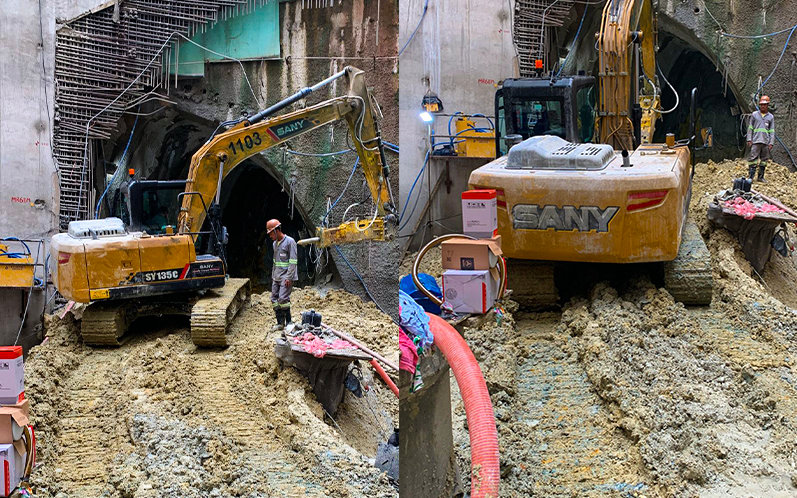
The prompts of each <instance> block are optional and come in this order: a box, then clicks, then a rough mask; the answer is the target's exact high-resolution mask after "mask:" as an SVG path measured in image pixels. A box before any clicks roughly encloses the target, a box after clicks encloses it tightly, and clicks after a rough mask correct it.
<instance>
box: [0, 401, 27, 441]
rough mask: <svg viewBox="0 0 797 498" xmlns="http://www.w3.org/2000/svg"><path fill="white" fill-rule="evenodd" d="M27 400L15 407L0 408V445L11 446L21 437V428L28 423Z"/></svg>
mask: <svg viewBox="0 0 797 498" xmlns="http://www.w3.org/2000/svg"><path fill="white" fill-rule="evenodd" d="M29 414H30V403H29V402H28V400H27V399H24V400H22V401H21V402H20V403H17V404H15V405H6V406H0V444H11V443H13V442H14V441H16V440H18V439H19V438H21V437H22V428H23V427H24V426H26V425H28V423H29V422H30V420H29V419H28V415H29Z"/></svg>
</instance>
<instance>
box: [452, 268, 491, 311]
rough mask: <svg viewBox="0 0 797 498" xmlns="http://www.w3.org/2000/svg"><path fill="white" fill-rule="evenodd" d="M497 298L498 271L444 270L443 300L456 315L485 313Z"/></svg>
mask: <svg viewBox="0 0 797 498" xmlns="http://www.w3.org/2000/svg"><path fill="white" fill-rule="evenodd" d="M497 297H498V270H497V269H496V268H493V269H491V270H446V271H444V272H443V298H444V299H445V302H446V303H447V304H448V305H449V306H451V307H452V308H453V310H454V311H455V312H457V313H480V314H483V313H487V311H488V310H489V309H490V308H492V307H493V305H494V304H495V300H496V298H497Z"/></svg>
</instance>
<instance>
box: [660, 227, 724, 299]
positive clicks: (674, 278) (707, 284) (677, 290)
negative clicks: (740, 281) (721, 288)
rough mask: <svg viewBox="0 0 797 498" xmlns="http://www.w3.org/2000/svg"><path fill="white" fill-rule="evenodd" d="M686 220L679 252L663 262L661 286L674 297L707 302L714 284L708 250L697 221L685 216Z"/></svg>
mask: <svg viewBox="0 0 797 498" xmlns="http://www.w3.org/2000/svg"><path fill="white" fill-rule="evenodd" d="M685 223H686V225H685V226H684V233H683V237H682V238H681V246H680V247H679V248H678V256H676V258H675V259H674V260H673V261H668V262H667V263H664V287H665V288H666V289H667V291H668V292H669V293H670V294H672V296H673V297H674V298H675V300H676V301H680V302H682V303H684V304H692V305H708V304H711V294H712V288H713V287H714V278H713V277H712V275H711V254H710V253H709V251H708V248H707V247H706V243H705V242H704V241H703V237H701V236H700V230H698V228H697V225H696V224H695V223H694V222H692V221H691V220H688V219H687V220H686V222H685Z"/></svg>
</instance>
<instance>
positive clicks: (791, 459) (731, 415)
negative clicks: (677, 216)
mask: <svg viewBox="0 0 797 498" xmlns="http://www.w3.org/2000/svg"><path fill="white" fill-rule="evenodd" d="M746 170H747V166H746V164H745V162H744V161H725V162H722V163H712V162H709V163H707V164H698V165H697V168H696V171H697V172H696V175H695V178H694V187H693V197H692V204H691V206H690V217H691V218H692V219H693V220H694V221H696V222H697V224H698V226H699V228H700V230H701V233H702V235H703V237H704V239H705V240H706V244H707V246H708V247H709V250H710V253H711V264H712V272H713V276H714V296H713V301H712V304H711V306H710V307H688V308H687V307H684V306H683V305H682V304H680V303H677V302H675V301H674V299H673V298H672V296H671V295H670V294H669V293H668V292H667V291H666V290H665V289H662V288H657V287H656V286H655V285H653V284H652V283H651V279H650V278H647V277H645V276H641V277H640V276H634V277H628V278H627V279H626V281H624V282H622V283H621V284H615V286H614V287H613V286H612V285H610V284H608V283H605V282H601V283H598V284H597V285H594V286H593V287H592V288H591V290H590V291H589V292H587V293H585V294H583V295H579V296H576V297H574V298H572V299H570V300H569V301H568V302H566V303H564V304H563V308H562V311H561V312H548V313H525V312H522V311H514V310H513V309H512V307H511V306H510V305H507V304H505V307H506V308H509V313H508V314H507V317H506V318H504V319H503V321H502V322H501V323H498V321H497V320H496V318H495V316H494V315H492V314H490V315H487V316H485V317H482V318H480V319H478V320H475V319H471V320H470V321H469V322H467V323H466V324H465V325H466V326H465V328H464V335H465V338H466V339H467V340H468V342H469V344H470V345H471V348H472V349H473V351H474V353H475V354H476V357H477V358H478V359H479V361H480V364H481V367H482V371H483V372H484V375H485V378H486V380H487V383H488V387H489V389H490V393H491V397H492V400H493V405H494V408H495V414H496V419H497V423H498V430H499V445H500V448H501V470H502V483H501V493H500V494H501V496H528V495H529V494H530V493H534V494H535V495H536V496H648V497H658V496H661V497H669V496H701V497H725V496H731V497H748V496H768V497H790V496H795V495H797V415H795V414H797V396H796V395H797V365H796V364H795V360H796V359H797V311H795V307H797V268H795V262H794V259H793V258H792V257H786V258H784V257H781V256H780V255H778V254H776V253H775V252H774V251H773V253H772V257H771V260H770V262H769V263H768V264H767V266H766V269H765V271H764V272H763V274H762V275H760V276H758V275H756V274H755V273H754V272H753V270H752V268H751V266H750V264H749V263H748V262H747V261H746V260H745V259H744V256H743V254H742V251H741V249H740V247H739V244H738V242H737V241H736V239H735V238H734V237H733V236H732V235H731V234H730V233H729V232H727V231H725V230H723V229H715V228H713V227H711V226H710V224H709V223H708V221H707V219H706V215H705V213H706V208H707V205H708V202H710V201H711V200H712V199H713V197H714V195H715V194H717V193H718V192H719V191H720V190H723V189H727V188H729V187H730V186H731V182H732V179H733V178H735V177H740V176H744V175H745V174H746ZM793 178H794V177H793V176H792V175H791V174H790V173H788V172H787V170H786V168H784V167H782V166H778V165H771V166H770V167H769V168H768V170H767V179H768V180H769V183H765V184H762V183H754V184H753V188H754V189H756V190H758V191H760V192H762V193H764V194H766V195H769V196H772V197H776V198H778V199H779V200H780V201H781V202H783V203H785V204H786V205H787V206H790V207H792V208H793V207H795V205H796V204H797V183H795V182H794V181H793ZM793 234H794V227H789V235H790V237H793ZM510 272H511V268H510ZM510 284H511V274H510ZM512 315H514V316H512ZM452 387H453V388H454V389H453V394H452V408H453V411H454V437H455V445H456V452H457V459H458V462H459V465H460V468H461V469H464V471H463V481H465V483H466V484H468V475H467V474H468V472H467V469H469V466H470V461H469V451H470V449H469V444H468V433H467V424H466V420H465V414H464V408H463V406H462V403H461V400H460V398H459V393H458V391H457V390H456V382H455V381H454V380H453V377H452Z"/></svg>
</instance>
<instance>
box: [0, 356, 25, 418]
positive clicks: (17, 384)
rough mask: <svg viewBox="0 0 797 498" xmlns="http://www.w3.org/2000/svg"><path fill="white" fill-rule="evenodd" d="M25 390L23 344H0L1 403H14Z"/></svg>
mask: <svg viewBox="0 0 797 498" xmlns="http://www.w3.org/2000/svg"><path fill="white" fill-rule="evenodd" d="M23 392H25V366H24V363H23V360H22V346H0V404H14V403H16V402H17V401H19V399H20V394H22V393H23Z"/></svg>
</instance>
